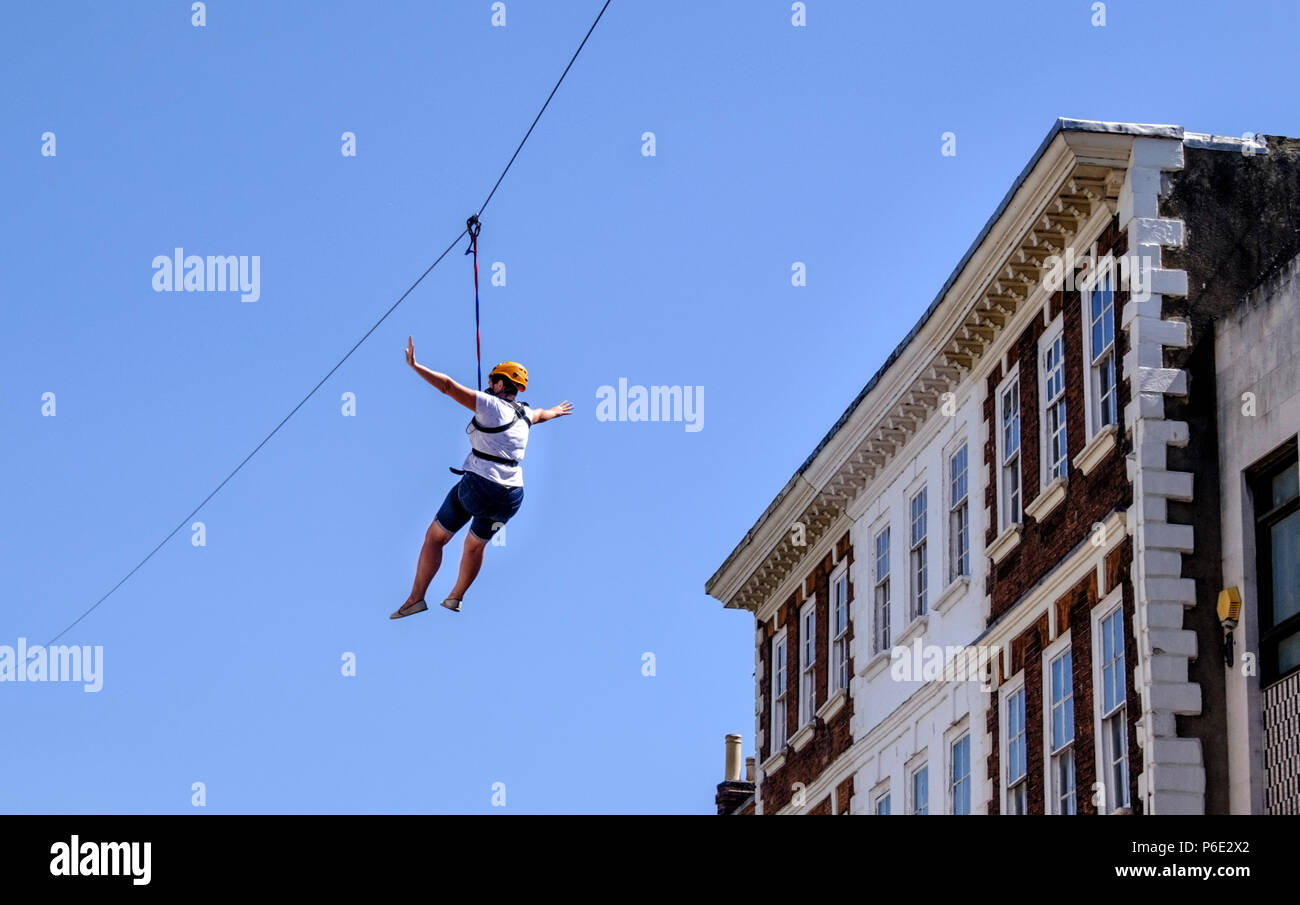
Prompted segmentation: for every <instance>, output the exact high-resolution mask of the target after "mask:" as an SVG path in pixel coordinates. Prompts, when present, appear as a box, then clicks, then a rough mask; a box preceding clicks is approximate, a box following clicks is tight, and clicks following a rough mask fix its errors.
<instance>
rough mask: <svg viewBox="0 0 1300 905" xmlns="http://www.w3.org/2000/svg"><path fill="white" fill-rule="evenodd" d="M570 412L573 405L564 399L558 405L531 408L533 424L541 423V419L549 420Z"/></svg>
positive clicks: (571, 412)
mask: <svg viewBox="0 0 1300 905" xmlns="http://www.w3.org/2000/svg"><path fill="white" fill-rule="evenodd" d="M571 414H573V406H572V405H570V404H569V401H568V400H567V399H566V400H565V401H564V402H561V403H560V404H559V405H553V406H551V407H550V408H548V409H533V424H541V423H542V422H543V421H550V420H551V419H552V418H559V417H560V416H561V415H571Z"/></svg>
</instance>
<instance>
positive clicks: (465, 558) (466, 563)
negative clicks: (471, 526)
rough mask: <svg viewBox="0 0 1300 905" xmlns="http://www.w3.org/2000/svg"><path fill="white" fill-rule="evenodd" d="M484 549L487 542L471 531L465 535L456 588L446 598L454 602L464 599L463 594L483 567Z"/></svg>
mask: <svg viewBox="0 0 1300 905" xmlns="http://www.w3.org/2000/svg"><path fill="white" fill-rule="evenodd" d="M485 549H487V541H485V540H483V539H482V538H480V537H478V535H476V534H475V533H474V532H473V531H467V532H466V533H465V552H464V553H462V554H461V557H460V575H459V576H458V577H457V578H456V586H455V587H454V588H452V589H451V593H449V594H448V595H447V596H448V597H452V598H455V599H456V600H464V599H465V592H466V591H468V590H469V586H470V585H472V584H473V583H474V579H475V578H477V577H478V570H479V569H480V568H482V567H483V551H484V550H485Z"/></svg>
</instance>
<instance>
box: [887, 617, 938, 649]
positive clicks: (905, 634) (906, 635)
mask: <svg viewBox="0 0 1300 905" xmlns="http://www.w3.org/2000/svg"><path fill="white" fill-rule="evenodd" d="M929 625H930V617H929V616H928V615H922V616H917V617H916V618H915V619H913V620H912V621H911V622H910V623H909V624H908V626H907V628H905V629H903V630H902V631H901V632H899V633H898V639H897V640H896V641H895V642H894V646H895V647H900V646H902V645H904V644H906V643H907V642H908V641H911V640H912V639H913V638H915V637H919V636H921V635H924V634H925V630H926V628H927V627H929Z"/></svg>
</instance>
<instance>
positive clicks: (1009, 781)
mask: <svg viewBox="0 0 1300 905" xmlns="http://www.w3.org/2000/svg"><path fill="white" fill-rule="evenodd" d="M1017 695H1019V696H1020V699H1021V705H1020V707H1021V728H1020V739H1021V741H1020V747H1021V750H1022V751H1023V754H1022V756H1021V759H1020V760H1021V767H1022V768H1023V772H1022V773H1021V775H1019V776H1015V777H1013V776H1012V775H1011V756H1010V755H1011V699H1012V698H1014V697H1016V696H1017ZM999 698H1000V699H1001V700H1000V702H999V708H1000V712H999V714H998V717H999V719H998V735H999V736H1000V737H999V739H998V746H999V748H1000V749H1001V752H1002V754H1001V757H1000V758H999V759H998V762H999V764H1000V766H1001V773H1002V776H1001V777H1000V779H1001V783H1000V785H1001V786H1002V788H1001V797H1002V807H1001V811H1000V813H1002V814H1010V813H1011V808H1010V805H1011V799H1012V787H1013V785H1014V786H1023V787H1024V789H1025V793H1024V794H1025V810H1024V811H1023V812H1022V813H1026V814H1027V813H1029V712H1028V709H1027V704H1028V696H1027V695H1026V694H1025V673H1024V671H1023V670H1022V671H1020V672H1018V673H1016V675H1015V676H1014V677H1013V678H1012V679H1011V680H1009V681H1008V682H1006V683H1004V684H1003V686H1002V688H1001V689H1000V690H999Z"/></svg>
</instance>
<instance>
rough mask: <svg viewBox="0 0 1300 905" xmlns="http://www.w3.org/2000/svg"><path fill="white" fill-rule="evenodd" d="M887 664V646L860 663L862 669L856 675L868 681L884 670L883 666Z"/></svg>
mask: <svg viewBox="0 0 1300 905" xmlns="http://www.w3.org/2000/svg"><path fill="white" fill-rule="evenodd" d="M888 665H889V648H885V649H884V650H882V651H877V652H876V653H874V654H872V655H871V659H869V660H867V662H866V663H863V664H862V671H861V672H860V673H858V675H859V676H861V677H862V678H864V679H866V680H867V681H868V682H870V681H871V680H872V679H874V678H875V677H876V676H878V675H880V674H881V673H882V672H884V671H885V667H887V666H888Z"/></svg>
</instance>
